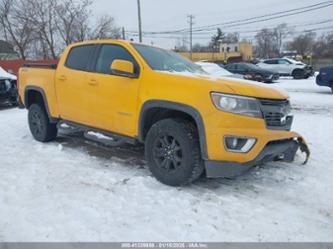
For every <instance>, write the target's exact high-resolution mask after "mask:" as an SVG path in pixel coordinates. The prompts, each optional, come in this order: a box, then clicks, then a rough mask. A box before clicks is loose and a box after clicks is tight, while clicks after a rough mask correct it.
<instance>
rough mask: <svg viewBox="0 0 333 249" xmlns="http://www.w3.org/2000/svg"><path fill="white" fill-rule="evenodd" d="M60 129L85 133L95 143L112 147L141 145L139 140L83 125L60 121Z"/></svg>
mask: <svg viewBox="0 0 333 249" xmlns="http://www.w3.org/2000/svg"><path fill="white" fill-rule="evenodd" d="M58 128H61V129H72V130H73V131H75V132H83V133H84V137H85V138H86V139H88V140H91V141H94V142H99V143H102V144H105V145H107V146H111V147H117V146H120V145H123V144H132V145H137V144H138V143H139V142H138V140H136V139H134V138H130V137H126V136H122V135H118V134H114V133H112V132H108V131H103V130H100V129H97V128H92V127H88V126H84V125H81V124H76V123H73V122H70V121H64V120H62V121H60V122H59V123H58Z"/></svg>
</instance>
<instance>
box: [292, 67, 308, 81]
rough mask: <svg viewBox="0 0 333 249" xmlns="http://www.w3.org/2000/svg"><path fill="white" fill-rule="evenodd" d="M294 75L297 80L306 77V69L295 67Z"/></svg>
mask: <svg viewBox="0 0 333 249" xmlns="http://www.w3.org/2000/svg"><path fill="white" fill-rule="evenodd" d="M292 76H293V78H294V79H295V80H301V79H305V71H304V70H303V69H295V70H294V71H293V73H292Z"/></svg>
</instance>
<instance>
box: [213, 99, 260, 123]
mask: <svg viewBox="0 0 333 249" xmlns="http://www.w3.org/2000/svg"><path fill="white" fill-rule="evenodd" d="M211 95H212V99H213V103H214V105H215V106H216V108H217V109H219V110H221V111H225V112H231V113H235V114H239V115H246V116H250V117H256V118H262V112H261V109H260V104H259V101H258V100H257V99H255V98H249V97H243V96H237V95H228V94H221V93H212V94H211Z"/></svg>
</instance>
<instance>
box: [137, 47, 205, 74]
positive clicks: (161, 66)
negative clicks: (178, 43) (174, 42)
mask: <svg viewBox="0 0 333 249" xmlns="http://www.w3.org/2000/svg"><path fill="white" fill-rule="evenodd" d="M133 47H134V48H135V49H136V50H137V51H138V52H139V54H140V55H141V56H142V57H143V59H144V60H145V61H146V62H147V63H148V65H149V66H150V67H151V68H152V69H153V70H155V71H166V72H180V73H182V72H188V73H196V74H205V72H204V71H203V70H202V69H201V67H200V66H198V65H196V64H194V63H193V62H191V61H189V60H187V59H185V58H184V57H182V56H180V55H178V54H176V53H174V52H172V51H168V50H164V49H160V48H156V47H150V46H146V45H139V44H133Z"/></svg>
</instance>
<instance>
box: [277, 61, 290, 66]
mask: <svg viewBox="0 0 333 249" xmlns="http://www.w3.org/2000/svg"><path fill="white" fill-rule="evenodd" d="M279 64H280V65H289V64H290V62H289V61H287V60H279Z"/></svg>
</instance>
